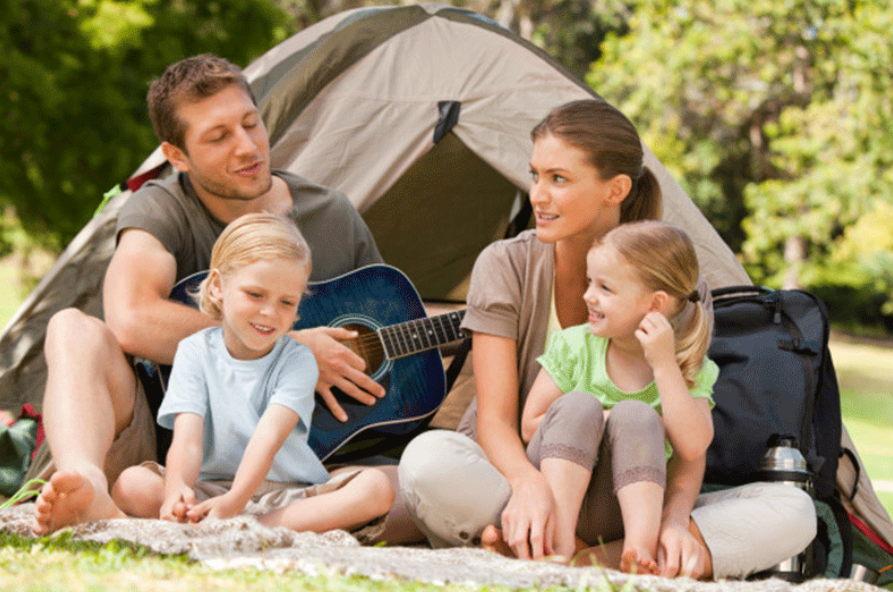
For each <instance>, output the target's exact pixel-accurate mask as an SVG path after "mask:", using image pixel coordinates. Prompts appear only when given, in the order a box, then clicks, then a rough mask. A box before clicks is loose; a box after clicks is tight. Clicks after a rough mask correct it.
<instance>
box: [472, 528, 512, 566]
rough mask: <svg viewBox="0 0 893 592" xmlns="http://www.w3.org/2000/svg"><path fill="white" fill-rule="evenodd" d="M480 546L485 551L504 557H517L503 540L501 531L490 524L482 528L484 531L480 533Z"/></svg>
mask: <svg viewBox="0 0 893 592" xmlns="http://www.w3.org/2000/svg"><path fill="white" fill-rule="evenodd" d="M481 548H482V549H484V550H486V551H493V552H494V553H499V554H500V555H503V556H505V557H511V558H512V559H515V558H517V555H515V553H514V552H513V551H512V548H511V547H509V546H508V544H506V542H505V541H504V540H503V538H502V531H500V530H499V529H498V528H496V527H495V526H494V525H492V524H489V525H487V527H485V528H484V532H482V533H481Z"/></svg>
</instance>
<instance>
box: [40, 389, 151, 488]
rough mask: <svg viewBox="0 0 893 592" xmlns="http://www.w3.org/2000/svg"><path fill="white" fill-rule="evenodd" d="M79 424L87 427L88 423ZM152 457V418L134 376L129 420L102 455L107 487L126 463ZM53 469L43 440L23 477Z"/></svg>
mask: <svg viewBox="0 0 893 592" xmlns="http://www.w3.org/2000/svg"><path fill="white" fill-rule="evenodd" d="M83 427H84V429H90V426H83ZM156 458H157V444H156V441H155V420H154V418H153V417H152V412H151V411H150V410H149V402H148V400H147V399H146V391H145V389H144V388H143V383H142V381H141V380H140V379H139V378H138V377H137V378H136V392H135V393H134V400H133V419H131V420H130V425H128V426H127V427H126V428H124V429H123V430H122V431H121V433H120V434H118V436H117V437H116V438H115V439H114V441H113V442H112V446H111V448H110V449H109V452H108V454H107V455H106V457H105V467H103V468H104V472H105V476H106V478H107V479H108V482H109V489H111V486H112V484H113V483H114V482H115V481H116V480H117V479H118V475H120V474H121V473H122V472H123V471H124V469H126V468H127V467H132V466H134V465H138V464H140V463H142V462H144V461H147V460H155V459H156ZM55 471H56V465H55V463H53V461H52V458H51V457H50V447H49V446H48V445H47V442H46V441H44V442H43V444H42V445H41V447H40V449H39V450H38V452H37V455H36V456H35V458H34V461H33V463H32V465H31V468H30V469H29V471H28V475H26V479H34V478H38V479H43V480H44V481H46V480H48V479H49V478H50V476H51V475H52V474H53V473H54V472H55Z"/></svg>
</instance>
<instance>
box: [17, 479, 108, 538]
mask: <svg viewBox="0 0 893 592" xmlns="http://www.w3.org/2000/svg"><path fill="white" fill-rule="evenodd" d="M121 517H124V513H123V512H122V511H121V510H119V509H118V507H117V506H115V504H114V503H113V502H112V500H111V498H110V497H109V496H108V493H106V492H105V491H101V492H99V493H98V494H97V490H96V488H95V487H94V485H93V483H92V482H91V481H90V480H89V479H87V478H86V477H84V476H83V475H82V474H81V473H78V472H77V471H56V472H55V473H53V475H52V476H51V477H50V480H49V481H47V483H46V484H45V485H44V486H43V488H42V489H41V491H40V495H39V496H37V500H36V502H35V504H34V522H33V523H32V524H31V530H32V532H34V534H38V535H41V534H47V533H49V532H52V531H54V530H58V529H60V528H64V527H66V526H70V525H72V524H78V523H81V522H88V521H93V520H102V519H105V518H121Z"/></svg>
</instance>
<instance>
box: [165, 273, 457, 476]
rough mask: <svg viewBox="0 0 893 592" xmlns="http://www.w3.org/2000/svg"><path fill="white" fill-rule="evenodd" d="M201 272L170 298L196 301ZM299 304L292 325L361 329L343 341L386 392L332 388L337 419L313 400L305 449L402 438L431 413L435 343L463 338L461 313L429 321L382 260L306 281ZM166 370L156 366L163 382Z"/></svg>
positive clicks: (437, 398) (442, 389) (331, 449)
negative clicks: (369, 398) (340, 413)
mask: <svg viewBox="0 0 893 592" xmlns="http://www.w3.org/2000/svg"><path fill="white" fill-rule="evenodd" d="M206 275H207V274H206V273H205V272H201V273H197V274H194V275H192V276H190V277H188V278H186V279H184V280H182V281H181V282H180V283H178V284H177V285H176V286H175V287H174V290H173V292H172V293H171V299H172V300H176V301H178V302H182V303H184V304H189V305H192V306H194V305H195V303H194V301H193V299H192V297H191V296H190V294H191V293H194V292H195V291H196V290H197V288H198V285H199V283H201V281H202V280H203V279H204V277H205V276H206ZM308 292H309V294H308V295H307V296H305V297H304V299H302V301H301V304H300V306H299V308H298V316H299V319H298V321H297V322H296V323H295V326H294V328H295V329H308V328H313V327H321V326H329V327H346V328H349V329H353V330H355V331H357V332H359V334H360V335H359V337H357V338H356V339H355V340H352V341H349V342H345V345H348V347H350V348H351V349H352V350H353V351H354V352H355V353H357V354H358V355H360V356H361V357H363V358H364V359H365V360H366V372H367V373H368V374H369V375H370V376H372V378H373V379H374V380H375V381H376V382H378V383H379V384H381V385H382V386H383V387H384V388H385V390H386V394H385V396H384V397H382V398H381V399H378V400H377V401H376V403H374V404H373V405H365V404H363V403H360V402H358V401H356V400H354V399H353V398H350V397H348V396H347V395H345V394H344V393H342V392H341V391H339V390H338V389H333V391H334V392H335V393H336V397H337V399H338V402H339V404H340V405H341V406H342V407H343V408H344V411H345V412H346V413H347V415H348V420H347V421H346V422H341V421H339V420H338V419H336V418H335V416H334V415H332V413H331V412H330V411H329V409H328V407H326V405H325V403H324V402H323V401H322V399H321V397H319V396H318V395H317V397H316V407H315V410H314V413H313V421H312V424H311V425H312V427H311V429H310V446H311V447H312V448H313V450H314V451H315V452H316V454H317V455H318V456H319V458H320V459H322V460H326V459H327V458H328V457H330V456H332V454H334V453H335V452H336V451H337V450H338V449H339V448H341V447H342V446H344V445H345V444H346V443H348V442H349V441H351V440H352V439H354V438H356V437H358V436H361V437H362V438H363V439H366V438H367V437H374V438H384V439H387V437H388V436H399V435H405V434H408V433H410V432H412V431H413V430H414V429H416V428H417V427H419V426H420V425H421V423H422V422H423V421H424V420H425V419H426V418H427V417H429V416H430V415H432V414H433V413H434V412H435V411H437V409H438V408H439V407H440V405H441V404H442V403H443V400H444V398H445V397H446V378H445V375H444V369H443V361H442V359H441V356H440V352H439V350H438V349H437V347H438V346H439V345H443V344H446V343H449V342H451V341H456V340H457V339H461V338H463V337H464V335H463V334H462V333H461V331H460V330H459V322H460V321H461V319H462V315H463V313H464V311H458V312H454V313H448V314H446V315H440V316H437V317H432V318H428V317H427V316H426V313H425V307H424V306H423V304H422V299H421V298H420V297H419V294H418V292H417V291H416V289H415V287H414V286H413V285H412V283H411V282H410V281H409V278H407V277H406V275H404V274H403V272H401V271H400V270H398V269H396V268H394V267H390V266H387V265H370V266H367V267H363V268H360V269H358V270H356V271H353V272H351V273H348V274H346V275H343V276H340V277H337V278H334V279H331V280H328V281H324V282H315V283H311V284H310V285H309V286H308ZM168 372H169V368H162V369H161V374H162V383H163V384H166V382H167V380H166V379H167V374H168Z"/></svg>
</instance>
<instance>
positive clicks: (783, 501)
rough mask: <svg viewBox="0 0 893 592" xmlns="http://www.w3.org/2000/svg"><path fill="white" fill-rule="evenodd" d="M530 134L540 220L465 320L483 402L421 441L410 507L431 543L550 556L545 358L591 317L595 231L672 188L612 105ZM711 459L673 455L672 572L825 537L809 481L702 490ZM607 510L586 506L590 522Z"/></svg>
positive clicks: (502, 260) (755, 567)
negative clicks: (538, 459) (534, 459)
mask: <svg viewBox="0 0 893 592" xmlns="http://www.w3.org/2000/svg"><path fill="white" fill-rule="evenodd" d="M531 137H532V139H533V144H534V147H533V153H532V156H531V159H530V171H531V177H532V178H531V186H530V201H531V204H532V206H533V210H534V214H535V216H536V229H535V231H527V232H524V233H521V234H520V235H519V236H518V237H516V238H513V239H507V240H504V241H499V242H497V243H494V244H493V245H491V246H490V247H488V248H487V249H485V250H484V251H483V252H482V253H481V255H480V257H479V258H478V260H477V262H476V263H475V268H474V272H473V274H472V280H471V286H470V289H469V294H468V311H467V313H466V315H465V319H464V321H463V329H466V330H468V331H471V332H472V333H473V348H472V362H473V365H474V375H475V388H476V391H477V399H476V402H475V403H472V405H471V406H470V408H469V410H468V412H467V413H466V416H465V417H464V418H463V421H462V424H461V425H460V427H459V431H458V432H449V431H444V430H439V431H432V432H427V433H425V434H422V435H421V436H419V437H418V438H416V439H415V440H413V442H411V443H410V445H409V446H408V447H407V448H406V450H405V452H404V454H403V457H402V458H401V461H400V468H399V471H400V484H401V485H400V487H401V492H402V494H403V497H404V499H405V502H406V504H407V507H408V509H409V511H410V512H411V513H412V514H413V516H414V518H415V520H416V522H417V524H418V525H419V527H420V528H421V529H422V531H423V532H424V533H425V534H426V535H427V536H428V538H429V541H430V542H431V543H432V545H434V546H436V547H442V546H453V545H463V544H475V543H477V542H479V541H480V540H481V538H482V537H483V540H482V541H481V542H482V543H483V544H484V545H485V546H490V547H498V546H505V547H507V548H508V550H510V551H511V552H512V553H514V554H515V555H517V556H518V557H521V558H540V557H543V556H545V555H549V554H551V551H552V543H553V537H554V534H555V523H556V519H557V516H556V510H557V508H556V507H555V502H554V498H553V496H552V493H551V491H550V489H549V487H548V485H547V484H546V481H545V479H544V477H543V475H542V474H541V473H540V471H539V470H538V468H537V467H536V466H534V464H533V463H531V461H530V460H529V459H528V457H527V454H526V451H525V448H524V445H523V442H522V439H521V436H520V415H521V410H522V409H523V406H524V402H525V400H526V397H527V394H528V392H529V391H530V388H531V386H532V384H533V381H534V379H535V377H536V375H537V372H538V371H539V365H538V364H537V363H536V358H537V357H538V356H539V355H541V354H542V353H543V351H544V348H545V343H546V338H547V336H548V335H549V334H551V333H552V332H555V331H557V330H560V329H564V328H567V327H571V326H573V325H579V324H582V323H585V322H586V320H587V311H586V306H585V303H584V301H583V293H584V292H585V290H586V283H585V281H584V280H585V277H586V253H587V251H588V250H589V247H590V246H591V245H592V242H593V240H594V239H595V238H596V237H600V236H602V235H604V234H605V233H607V232H608V231H609V230H611V229H612V228H614V227H616V226H618V225H619V224H621V223H624V222H631V221H635V220H643V219H656V218H659V217H660V216H661V194H660V188H659V185H658V182H657V180H656V178H655V177H654V175H653V173H652V172H651V171H650V170H649V169H648V168H647V167H644V166H643V150H642V144H641V141H640V139H639V136H638V134H637V132H636V130H635V128H634V127H633V125H632V124H631V123H630V121H629V120H628V119H627V118H626V117H624V116H623V114H621V113H620V112H619V111H617V110H616V109H615V108H613V107H611V106H610V105H608V104H607V103H605V102H603V101H598V100H583V101H575V102H572V103H568V104H566V105H562V106H560V107H558V108H556V109H554V110H553V111H552V112H551V113H549V115H548V116H547V117H546V118H545V119H544V120H543V121H542V122H540V124H538V125H537V126H536V127H535V128H534V129H533V131H532V133H531ZM701 293H702V296H706V294H707V292H706V286H705V285H702V286H701ZM718 437H721V435H719V436H718ZM574 454H575V451H574V450H569V451H568V456H570V457H573V455H574ZM568 460H573V458H569V459H568ZM703 470H704V466H703V462H701V463H691V462H686V461H683V460H680V459H677V458H675V457H674V458H672V459H671V460H670V461H669V464H668V467H667V490H666V495H665V503H664V508H663V512H662V518H661V526H660V535H659V547H658V565H659V568H660V572H661V573H662V574H663V575H667V576H671V577H672V576H676V575H678V574H681V573H685V574H687V575H691V576H693V577H704V578H709V577H711V576H713V577H743V576H745V575H747V574H749V573H753V572H756V571H760V570H762V569H767V568H769V567H771V566H773V565H775V564H777V563H778V562H780V561H782V560H784V559H786V558H788V557H790V556H792V555H795V554H797V553H799V552H800V551H801V550H802V549H803V548H804V547H805V546H806V545H807V544H808V543H809V542H810V541H811V540H812V538H813V537H814V535H815V514H814V508H813V505H812V502H811V500H810V499H809V497H808V496H807V495H806V494H803V492H801V491H797V490H796V489H795V488H785V487H783V486H778V485H773V484H751V485H748V486H744V487H741V488H737V489H735V490H730V491H727V492H722V493H718V494H709V495H707V496H701V497H700V498H699V497H698V493H699V490H700V485H701V479H702V477H703ZM696 501H697V504H698V506H699V507H698V508H697V509H696V510H695V511H694V512H692V508H693V507H694V506H695V503H696ZM690 515H691V516H690ZM597 520H598V518H596V517H591V516H584V515H581V516H580V517H579V520H578V524H583V525H587V524H588V525H590V526H592V522H593V521H596V522H597ZM732 523H734V525H735V526H736V527H737V528H736V529H735V531H734V532H731V533H730V532H729V531H730V530H731V529H730V528H729V526H730V525H732ZM488 526H489V528H488ZM494 526H495V528H494ZM596 526H597V523H596ZM485 529H486V530H485ZM578 535H579V531H578ZM606 540H608V539H606ZM583 542H584V543H585V544H588V545H593V546H594V545H596V544H598V542H599V541H598V540H584V541H583ZM614 547H617V546H616V545H614V546H612V545H608V546H604V547H601V548H600V550H601V551H602V552H606V555H607V556H606V557H603V559H605V560H607V561H608V563H609V564H610V565H617V563H616V559H617V558H616V557H614V556H613V555H611V553H612V552H613V550H614ZM617 549H619V547H617Z"/></svg>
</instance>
